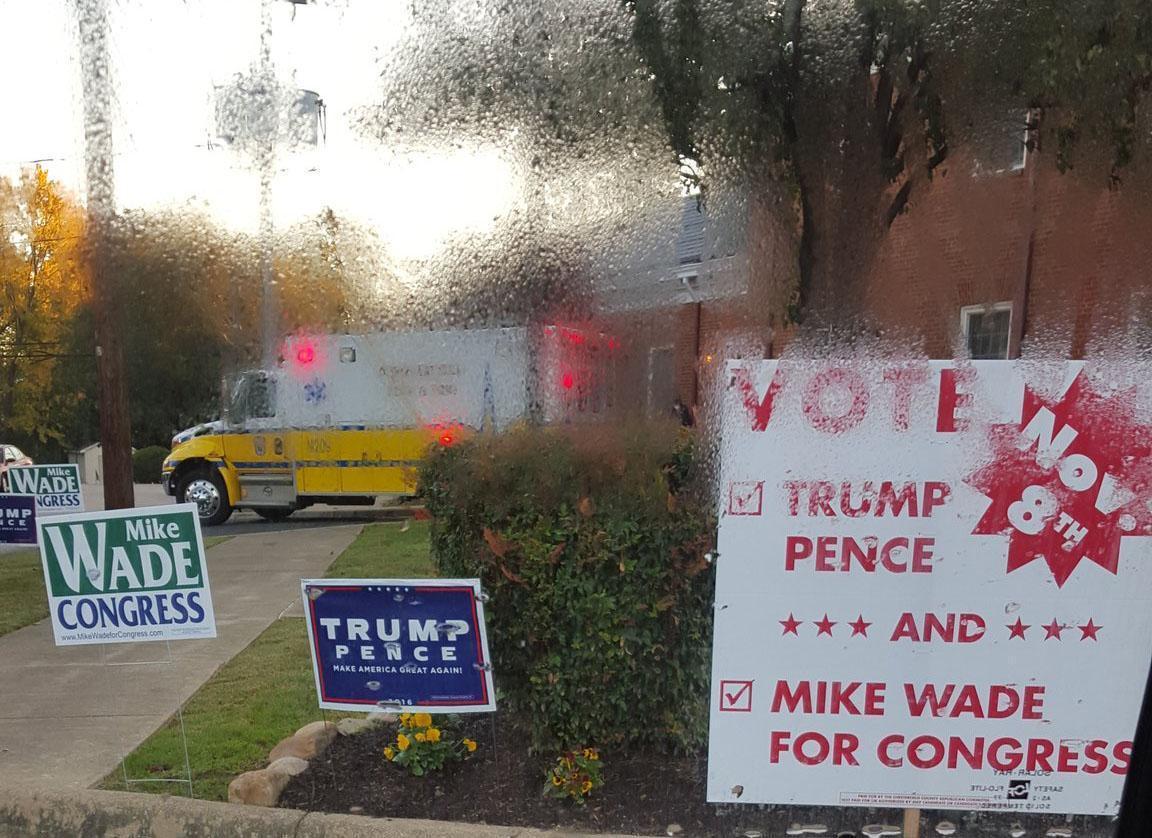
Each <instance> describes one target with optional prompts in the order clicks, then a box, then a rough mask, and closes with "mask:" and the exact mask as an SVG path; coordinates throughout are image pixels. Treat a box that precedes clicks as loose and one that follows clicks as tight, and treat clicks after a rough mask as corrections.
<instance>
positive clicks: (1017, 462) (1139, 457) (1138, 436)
mask: <svg viewBox="0 0 1152 838" xmlns="http://www.w3.org/2000/svg"><path fill="white" fill-rule="evenodd" d="M1041 412H1043V416H1041ZM1138 415H1139V413H1138V411H1137V407H1136V399H1135V390H1124V391H1120V392H1116V393H1109V392H1104V393H1097V392H1096V390H1095V389H1094V388H1093V385H1092V383H1091V382H1090V381H1089V378H1088V376H1087V375H1086V374H1085V373H1083V372H1082V373H1080V374H1079V375H1078V376H1077V377H1076V379H1075V380H1074V381H1073V382H1072V384H1071V385H1070V386H1069V387H1068V389H1067V391H1066V392H1065V393H1064V394H1063V395H1062V396H1061V397H1060V398H1059V399H1056V400H1048V399H1045V398H1044V397H1043V396H1042V395H1040V394H1038V393H1036V392H1035V391H1033V390H1032V388H1031V387H1025V388H1024V401H1023V405H1022V408H1021V416H1020V421H1019V423H1009V424H1006V425H994V426H992V427H991V428H990V429H989V441H990V442H991V445H992V459H991V461H990V462H988V463H987V464H986V465H984V466H983V467H982V468H980V469H979V470H977V471H976V472H974V473H973V474H971V475H969V477H968V478H967V482H968V483H969V485H971V486H972V487H974V488H975V489H977V490H978V491H980V492H983V493H984V494H985V495H987V497H988V498H989V501H990V503H989V505H988V508H987V510H986V511H985V512H984V515H983V517H982V518H981V519H980V521H979V523H978V524H977V525H976V528H975V529H974V530H973V533H975V534H976V535H1000V534H1004V535H1007V536H1008V551H1007V567H1006V571H1007V572H1008V573H1012V572H1014V571H1016V570H1019V569H1020V568H1023V567H1026V566H1028V565H1030V564H1031V563H1032V562H1034V561H1036V560H1042V561H1043V562H1044V563H1046V564H1047V565H1048V570H1049V572H1050V573H1051V575H1052V578H1053V579H1054V580H1055V582H1056V586H1057V587H1063V586H1064V585H1065V583H1067V582H1068V580H1069V579H1070V578H1072V576H1073V574H1074V573H1075V572H1076V569H1077V568H1078V567H1079V565H1080V564H1081V562H1084V561H1088V562H1092V563H1095V564H1097V565H1099V566H1100V567H1101V568H1103V569H1104V570H1105V571H1107V572H1108V573H1111V574H1113V575H1115V574H1116V573H1117V571H1118V569H1119V560H1120V543H1121V540H1122V539H1123V538H1125V537H1136V536H1149V535H1152V516H1150V515H1149V511H1150V510H1149V509H1148V508H1147V507H1144V506H1143V504H1142V502H1141V501H1140V498H1144V497H1147V495H1148V492H1149V490H1150V488H1152V433H1150V432H1149V429H1148V428H1147V427H1146V426H1144V425H1142V424H1141V423H1140V422H1139V420H1138V418H1137V417H1138ZM1044 417H1047V420H1046V421H1048V422H1050V423H1051V425H1050V427H1051V428H1052V429H1053V432H1054V433H1057V434H1059V433H1064V432H1065V430H1064V429H1071V430H1072V431H1074V432H1075V438H1074V440H1073V441H1072V443H1071V444H1067V445H1066V448H1065V450H1064V456H1065V457H1066V458H1071V457H1077V458H1078V460H1079V461H1081V464H1082V463H1083V462H1090V463H1091V465H1092V467H1093V468H1094V469H1095V470H1096V472H1098V474H1097V476H1096V480H1095V483H1093V484H1092V485H1091V486H1088V487H1083V486H1080V487H1078V489H1072V488H1070V487H1069V486H1068V485H1067V484H1066V483H1065V482H1064V481H1063V480H1062V479H1061V476H1060V469H1059V468H1057V467H1055V466H1054V464H1052V463H1042V462H1040V460H1039V459H1038V456H1037V451H1038V448H1037V445H1036V443H1035V441H1032V440H1030V439H1027V438H1024V437H1022V432H1023V430H1024V429H1025V428H1027V427H1028V426H1029V424H1030V423H1031V422H1032V421H1033V420H1034V419H1035V420H1037V421H1042V420H1044ZM1065 462H1068V460H1067V459H1066V460H1065ZM1073 471H1075V469H1073ZM1109 487H1111V488H1109ZM1018 504H1023V506H1019V505H1018ZM1013 509H1015V513H1014V512H1013ZM1014 522H1015V523H1014Z"/></svg>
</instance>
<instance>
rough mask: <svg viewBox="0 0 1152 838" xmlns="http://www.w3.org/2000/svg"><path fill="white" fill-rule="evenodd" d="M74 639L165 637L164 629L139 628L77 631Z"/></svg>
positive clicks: (73, 634)
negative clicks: (130, 629)
mask: <svg viewBox="0 0 1152 838" xmlns="http://www.w3.org/2000/svg"><path fill="white" fill-rule="evenodd" d="M70 636H71V637H72V638H73V639H74V640H142V639H147V638H151V637H163V636H164V631H163V629H138V630H136V631H127V630H125V629H116V630H114V631H77V632H73V633H72V634H71V635H70Z"/></svg>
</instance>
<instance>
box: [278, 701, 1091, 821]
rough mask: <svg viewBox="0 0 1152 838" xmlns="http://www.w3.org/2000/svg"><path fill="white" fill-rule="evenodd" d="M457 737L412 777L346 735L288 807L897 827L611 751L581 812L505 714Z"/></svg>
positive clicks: (648, 756) (368, 743)
mask: <svg viewBox="0 0 1152 838" xmlns="http://www.w3.org/2000/svg"><path fill="white" fill-rule="evenodd" d="M452 728H453V730H454V732H455V734H456V735H457V736H467V737H469V738H471V739H475V740H476V741H477V742H478V743H479V746H480V747H479V748H478V749H477V751H476V753H475V754H474V755H473V756H472V757H471V758H470V759H468V760H466V761H464V762H456V763H450V764H449V765H448V766H446V767H445V768H444V770H443V771H441V772H438V773H436V774H432V775H430V776H427V777H412V776H410V775H409V774H408V772H407V771H405V770H404V769H403V768H401V767H399V766H395V765H392V764H391V763H389V762H388V761H387V760H385V759H384V756H383V750H384V747H385V746H386V745H389V744H392V743H393V742H394V741H395V735H396V734H395V729H394V726H392V725H382V726H380V727H377V728H373V729H370V730H368V731H366V732H364V733H360V734H356V735H354V736H339V737H337V738H336V741H335V742H333V743H332V745H331V746H330V747H329V748H328V750H327V751H326V752H325V753H324V754H323V755H322V756H321V757H319V758H318V759H315V760H313V761H312V763H311V765H310V766H309V768H308V770H307V771H305V772H304V773H303V774H300V775H299V776H297V777H295V778H293V780H292V783H291V784H290V785H289V786H288V788H287V789H286V790H285V791H284V794H283V795H282V797H281V799H280V805H281V806H283V807H286V808H291V809H306V810H311V811H320V812H338V813H348V812H353V813H357V814H364V815H370V816H374V817H388V818H426V819H432V820H444V821H465V822H469V823H487V824H500V825H505V826H532V827H538V828H542V829H550V828H556V827H559V828H564V829H571V830H577V831H585V832H617V833H628V834H637V835H668V834H670V832H669V827H671V826H673V825H678V826H679V827H680V830H681V831H680V832H679V833H678V834H679V835H680V836H681V838H694V837H695V836H716V838H743V837H745V836H747V837H748V838H757V836H762V837H763V838H777V836H782V835H784V831H785V830H786V829H787V828H788V826H789V825H790V824H794V823H823V824H826V825H827V826H828V829H829V831H828V833H827V834H828V835H829V836H833V838H834V836H837V835H838V834H844V835H851V836H855V835H859V834H860V833H859V830H860V829H861V827H862V826H863V825H864V824H869V823H897V824H898V823H899V822H900V812H898V811H895V812H894V811H892V810H880V811H877V810H869V809H857V808H838V809H829V808H819V809H816V808H809V807H783V806H748V805H740V806H733V805H725V806H717V805H712V804H709V803H706V802H705V793H706V787H707V766H706V758H705V757H704V756H703V755H701V756H669V755H666V754H653V753H637V752H635V751H630V752H621V753H612V752H603V759H604V780H605V783H604V786H603V788H601V789H600V790H599V791H598V792H597V793H596V794H595V796H593V797H592V798H590V799H589V800H588V801H587V803H585V804H584V805H583V806H580V805H575V804H572V803H570V802H568V801H560V800H556V799H554V798H551V797H546V796H545V795H544V794H543V789H544V772H545V770H546V768H547V767H548V766H549V764H550V762H549V757H548V756H547V755H541V754H531V753H529V750H528V736H527V734H526V733H525V732H524V731H523V729H522V728H520V727H519V726H517V725H516V723H515V722H514V721H513V720H510V719H509V718H508V717H507V716H506V715H505V714H503V713H497V714H495V716H471V717H463V718H462V719H461V721H460V722H459V723H457V724H455V725H452ZM945 818H947V819H949V820H951V821H952V822H954V823H956V824H958V825H960V826H961V829H962V830H963V831H961V832H958V835H963V836H965V838H977V837H978V836H996V838H1001V836H1005V835H1007V834H1008V833H1007V830H1006V826H1007V825H1008V823H1010V822H1024V824H1025V825H1026V826H1030V827H1032V828H1030V829H1029V835H1036V834H1039V835H1043V834H1044V831H1045V830H1044V829H1039V831H1038V832H1037V831H1036V830H1037V828H1038V827H1040V825H1041V819H1038V818H1035V817H1033V818H1029V817H1021V816H1006V815H988V814H983V815H981V814H974V815H965V814H964V813H957V812H941V813H925V821H924V826H925V829H924V832H923V834H924V835H926V836H932V835H935V834H936V833H935V830H934V829H933V826H934V825H935V824H936V823H937V822H938V821H939V820H942V819H945ZM1042 820H1043V821H1044V822H1045V823H1046V825H1048V826H1051V825H1055V824H1061V825H1063V824H1066V823H1067V821H1066V820H1065V819H1064V818H1059V819H1057V818H1052V817H1048V818H1044V819H1042ZM1076 820H1078V821H1080V820H1081V819H1079V818H1077V819H1076ZM1085 820H1091V821H1102V820H1104V819H1085ZM965 822H967V823H965ZM1078 825H1079V826H1080V827H1081V828H1080V829H1079V830H1077V832H1076V833H1075V834H1076V835H1077V838H1080V836H1091V835H1101V836H1103V835H1110V834H1111V831H1110V830H1109V831H1103V829H1102V830H1101V831H1099V832H1097V831H1096V829H1093V828H1089V829H1087V830H1085V829H1084V827H1085V826H1087V825H1088V824H1086V823H1083V822H1081V823H1080V824H1078ZM1095 825H1096V824H1094V826H1095ZM1099 826H1100V827H1103V826H1104V825H1103V824H1099ZM1109 826H1110V825H1109Z"/></svg>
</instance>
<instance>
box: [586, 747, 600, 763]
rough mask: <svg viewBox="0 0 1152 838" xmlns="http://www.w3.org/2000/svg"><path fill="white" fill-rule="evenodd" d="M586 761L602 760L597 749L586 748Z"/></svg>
mask: <svg viewBox="0 0 1152 838" xmlns="http://www.w3.org/2000/svg"><path fill="white" fill-rule="evenodd" d="M584 759H591V760H597V759H600V752H599V751H597V750H596V749H595V748H585V749H584Z"/></svg>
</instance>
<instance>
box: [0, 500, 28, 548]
mask: <svg viewBox="0 0 1152 838" xmlns="http://www.w3.org/2000/svg"><path fill="white" fill-rule="evenodd" d="M35 543H36V498H34V497H31V496H30V495H0V544H35Z"/></svg>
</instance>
